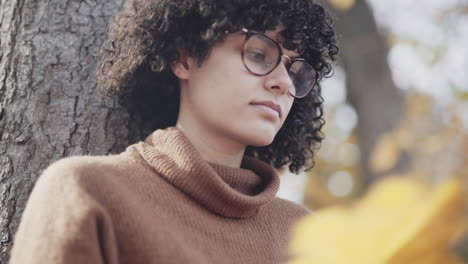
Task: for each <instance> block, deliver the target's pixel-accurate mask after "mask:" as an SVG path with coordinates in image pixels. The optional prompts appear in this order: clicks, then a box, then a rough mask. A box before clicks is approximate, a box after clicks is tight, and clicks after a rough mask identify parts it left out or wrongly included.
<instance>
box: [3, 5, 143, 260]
mask: <svg viewBox="0 0 468 264" xmlns="http://www.w3.org/2000/svg"><path fill="white" fill-rule="evenodd" d="M120 5H121V0H117V1H99V2H96V1H95V0H86V1H77V0H65V1H59V0H50V1H38V0H1V7H0V28H1V32H0V210H1V215H0V230H1V237H0V263H7V261H8V255H9V250H10V248H11V245H12V241H13V237H14V234H15V231H16V229H17V227H18V224H19V220H20V217H21V214H22V211H23V209H24V206H25V203H26V201H27V199H28V196H29V193H30V192H31V190H32V187H33V186H34V183H35V181H36V179H37V177H38V176H39V175H40V173H41V172H42V171H43V170H44V169H45V168H46V167H47V166H48V165H49V164H50V163H51V162H53V161H55V160H57V159H60V158H62V157H64V156H70V155H81V154H107V153H111V152H120V151H121V150H123V149H124V148H125V146H127V145H128V144H129V143H130V142H131V141H134V140H135V137H134V135H132V133H131V132H130V131H129V129H128V128H127V125H128V123H129V118H128V114H127V113H126V111H125V110H123V109H121V108H120V107H118V106H117V104H116V103H115V101H113V100H110V99H106V98H103V97H102V96H100V94H99V92H98V90H97V87H96V84H95V69H96V66H97V54H98V51H99V48H100V47H101V45H102V43H103V40H104V39H105V36H106V28H107V25H108V23H109V21H110V18H111V16H113V15H114V14H115V13H116V11H117V10H118V8H119V7H120ZM57 199H60V197H57Z"/></svg>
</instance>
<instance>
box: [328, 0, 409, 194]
mask: <svg viewBox="0 0 468 264" xmlns="http://www.w3.org/2000/svg"><path fill="white" fill-rule="evenodd" d="M334 13H335V14H336V18H335V26H336V30H337V32H338V35H339V36H340V49H341V59H342V62H343V66H344V68H345V71H346V86H347V91H348V96H347V100H348V102H349V103H350V104H351V105H352V106H353V107H354V108H355V109H356V111H357V114H358V127H357V134H358V141H359V146H360V150H361V171H362V175H363V177H364V181H365V182H366V183H365V185H367V184H369V183H370V182H372V181H373V180H375V179H376V178H378V177H379V176H380V175H377V174H376V173H374V172H372V171H371V170H370V169H369V165H368V162H369V158H370V155H371V152H372V151H373V149H374V147H375V145H376V142H377V141H378V139H379V137H380V136H381V135H382V134H383V133H385V132H389V131H391V130H392V129H393V128H395V127H396V126H397V124H398V123H399V121H400V119H401V117H402V115H403V111H404V99H403V97H404V96H403V94H402V92H401V91H400V90H399V89H398V88H397V87H396V86H395V84H394V82H393V80H392V75H391V70H390V67H389V65H388V62H387V55H388V50H389V48H388V45H387V42H386V40H385V38H384V37H383V36H382V35H381V34H380V33H379V32H378V30H377V26H376V23H375V21H374V17H373V14H372V11H371V9H370V7H369V5H368V4H367V2H366V1H364V0H362V1H356V3H355V4H354V6H353V7H352V8H351V9H350V10H346V11H340V10H336V9H334ZM405 164H406V162H405V161H404V160H401V161H400V162H399V163H398V164H397V166H396V167H395V168H393V169H392V171H391V172H397V171H400V170H402V169H403V168H404V166H405ZM391 172H386V174H387V173H391Z"/></svg>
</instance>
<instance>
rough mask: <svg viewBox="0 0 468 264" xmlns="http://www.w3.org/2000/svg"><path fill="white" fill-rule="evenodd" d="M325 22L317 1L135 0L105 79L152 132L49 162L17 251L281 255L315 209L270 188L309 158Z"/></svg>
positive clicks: (331, 45)
mask: <svg viewBox="0 0 468 264" xmlns="http://www.w3.org/2000/svg"><path fill="white" fill-rule="evenodd" d="M330 23H331V22H330V18H329V16H328V15H327V14H326V13H325V12H324V10H323V8H322V7H321V6H320V5H318V4H315V3H313V2H311V1H309V0H289V1H286V0H276V1H273V0H269V1H254V0H251V1H247V0H238V1H220V0H211V1H203V0H197V1H195V0H176V1H175V0H159V1H158V0H130V1H129V2H127V3H126V5H125V6H124V7H123V9H122V11H121V12H120V13H119V14H118V15H117V17H116V19H115V21H114V22H113V24H112V26H111V28H110V31H109V43H110V45H109V48H108V49H104V50H103V52H102V54H101V67H100V70H99V71H98V75H97V80H98V84H99V85H100V87H102V88H103V89H104V90H105V91H106V92H108V93H109V94H113V95H118V96H120V99H121V102H122V103H123V104H124V105H125V106H126V107H127V108H128V109H129V111H130V113H132V115H133V117H134V118H135V120H138V122H139V123H140V124H143V125H142V126H143V129H146V130H148V131H154V132H152V133H151V134H150V135H149V136H147V137H146V139H145V140H144V141H142V142H139V143H136V144H134V145H131V146H129V147H128V148H127V149H126V150H125V151H124V152H122V153H120V154H118V155H109V156H82V157H70V158H66V159H62V160H60V161H58V162H55V163H54V164H52V165H51V166H50V167H49V168H48V169H47V170H46V171H45V172H44V173H43V175H42V176H41V177H40V179H39V180H38V182H37V184H36V186H35V188H34V190H33V192H32V194H31V196H30V200H29V202H28V205H27V208H26V210H25V212H24V214H23V218H22V221H21V224H20V227H19V230H18V232H17V235H16V238H15V244H14V248H13V250H12V256H11V263H280V262H284V261H286V260H287V244H288V238H289V231H290V227H291V225H292V224H293V223H294V222H295V221H296V220H297V219H298V218H300V217H302V216H304V215H305V214H307V213H308V212H309V211H308V210H307V209H306V208H304V207H303V206H300V205H297V204H294V203H292V202H288V201H286V200H283V199H279V198H275V194H276V192H277V190H278V186H279V177H278V174H277V173H276V171H275V170H274V168H280V167H282V166H284V165H288V166H289V169H290V170H291V171H293V172H298V171H299V170H301V169H303V168H305V167H311V166H313V163H312V164H308V163H307V161H309V160H311V159H312V157H313V153H314V151H313V150H314V147H317V146H318V145H319V143H320V142H321V140H322V138H323V137H322V135H321V133H320V129H321V127H322V125H323V123H324V121H323V119H322V101H323V100H322V98H321V96H320V87H319V85H318V81H319V80H320V79H321V77H322V76H324V75H326V74H328V73H329V72H330V70H331V67H330V64H329V61H330V60H333V59H334V56H335V55H336V53H337V48H336V45H335V35H334V30H333V29H332V28H331V26H330Z"/></svg>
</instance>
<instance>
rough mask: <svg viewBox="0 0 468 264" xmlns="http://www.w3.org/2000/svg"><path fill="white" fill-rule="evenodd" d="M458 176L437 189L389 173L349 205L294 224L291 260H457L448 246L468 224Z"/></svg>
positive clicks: (306, 263)
mask: <svg viewBox="0 0 468 264" xmlns="http://www.w3.org/2000/svg"><path fill="white" fill-rule="evenodd" d="M465 208H466V207H465V200H464V196H463V194H462V188H461V187H460V185H459V183H458V182H457V180H455V179H453V180H449V181H447V182H445V183H443V184H441V185H440V186H438V187H437V189H433V188H431V187H430V186H429V185H427V184H425V183H423V182H421V181H416V180H414V179H413V180H411V179H409V178H402V177H392V178H387V179H385V180H383V181H381V182H380V183H377V184H376V185H375V186H374V187H373V188H372V189H371V191H370V192H369V193H368V194H367V195H366V196H365V197H363V198H362V199H361V200H359V201H357V202H356V203H355V204H353V205H351V206H348V207H333V208H328V209H323V210H321V211H318V212H317V213H316V214H314V215H310V216H307V217H305V218H304V219H302V220H301V221H300V222H299V223H298V224H297V225H296V227H295V229H294V232H293V240H292V243H291V245H290V254H291V256H292V260H291V262H290V263H289V264H310V263H321V264H325V263H327V264H341V263H343V264H345V263H346V264H348V263H350V264H353V263H359V264H376V263H379V264H380V263H381V264H397V263H398V264H409V263H411V264H419V263H420V264H423V263H424V264H430V263H444V264H459V263H461V262H460V261H459V259H458V258H456V257H455V256H454V255H453V253H452V252H451V251H450V250H449V245H450V243H451V242H453V240H454V239H455V238H456V236H457V235H459V234H460V232H461V231H463V230H465V229H466V228H467V220H466V218H465V216H464V209H465Z"/></svg>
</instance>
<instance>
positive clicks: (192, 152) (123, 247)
mask: <svg viewBox="0 0 468 264" xmlns="http://www.w3.org/2000/svg"><path fill="white" fill-rule="evenodd" d="M278 187H279V176H278V174H277V173H276V171H275V170H274V169H273V168H272V167H270V166H269V165H268V164H266V163H264V162H262V161H259V160H256V159H253V158H249V157H245V158H244V159H243V161H242V165H241V168H231V167H227V166H223V165H219V164H213V163H209V162H206V161H204V160H203V158H202V157H201V155H200V154H199V153H198V152H197V151H196V149H195V148H194V146H193V145H192V144H191V143H190V141H189V140H188V139H187V138H186V137H185V135H184V134H183V133H182V131H180V130H179V129H177V128H175V127H171V128H167V129H164V130H157V131H155V132H154V133H153V134H151V135H150V136H149V137H148V138H147V139H146V140H145V141H144V142H139V143H137V144H134V145H131V146H129V147H128V148H127V149H126V151H125V152H123V153H121V154H119V155H110V156H81V157H71V158H66V159H62V160H60V161H58V162H55V163H54V164H52V165H51V166H49V168H47V170H46V171H44V173H43V175H41V177H40V178H39V180H38V181H37V183H36V186H35V187H34V190H33V192H32V194H31V196H30V199H29V201H28V204H27V207H26V209H25V211H24V213H23V217H22V220H21V223H20V226H19V229H18V232H17V234H16V236H15V243H14V246H13V250H12V252H11V259H10V263H52V264H53V263H71V264H73V263H87V264H88V263H121V264H123V263H155V264H156V263H158V264H161V263H164V264H165V263H174V264H175V263H205V264H206V263H256V264H258V263H269V264H271V263H284V262H285V261H286V260H287V246H288V241H289V234H290V231H291V226H292V224H294V223H295V222H296V221H297V220H298V219H299V218H300V217H302V216H304V215H305V214H307V213H308V212H309V210H308V209H306V208H305V207H303V206H301V205H297V204H295V203H292V202H289V201H286V200H283V199H280V198H275V194H276V192H277V190H278Z"/></svg>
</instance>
